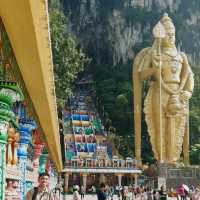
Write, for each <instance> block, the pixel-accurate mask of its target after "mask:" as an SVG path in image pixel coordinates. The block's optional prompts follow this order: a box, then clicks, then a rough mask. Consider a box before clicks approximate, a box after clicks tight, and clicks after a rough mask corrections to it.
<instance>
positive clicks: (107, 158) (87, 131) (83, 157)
mask: <svg viewBox="0 0 200 200" xmlns="http://www.w3.org/2000/svg"><path fill="white" fill-rule="evenodd" d="M92 84H93V81H92V80H91V77H90V78H83V79H81V80H80V81H79V82H78V83H77V87H76V90H75V91H74V95H73V96H72V97H71V98H70V99H69V100H68V101H67V102H66V104H65V109H64V110H63V113H62V114H63V122H64V125H63V132H64V141H65V144H64V146H65V148H64V151H65V163H64V169H63V172H64V177H65V192H67V191H68V189H69V188H70V187H72V186H73V185H75V184H77V185H83V187H84V189H85V190H86V191H88V190H90V187H91V186H99V183H100V182H105V183H107V184H109V185H113V186H116V185H119V186H121V185H129V184H135V185H137V178H138V175H139V174H141V170H140V169H139V166H138V163H137V161H136V160H135V159H133V158H130V157H127V158H123V157H122V156H120V155H119V153H120V152H119V153H118V152H117V151H116V150H115V153H116V154H114V149H113V146H114V145H112V144H111V143H112V141H110V140H109V139H108V138H109V134H111V133H110V132H109V131H105V128H104V126H103V123H102V120H101V117H100V115H99V113H98V111H97V109H96V107H95V105H94V102H95V94H94V91H93V90H92Z"/></svg>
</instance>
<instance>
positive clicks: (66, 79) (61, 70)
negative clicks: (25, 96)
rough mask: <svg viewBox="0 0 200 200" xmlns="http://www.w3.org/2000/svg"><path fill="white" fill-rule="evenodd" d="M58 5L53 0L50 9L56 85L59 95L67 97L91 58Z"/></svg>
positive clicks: (59, 96)
mask: <svg viewBox="0 0 200 200" xmlns="http://www.w3.org/2000/svg"><path fill="white" fill-rule="evenodd" d="M56 5H57V3H56V1H52V4H50V9H49V13H50V28H51V41H52V52H53V63H54V74H55V86H56V95H57V97H58V98H65V97H66V95H69V94H70V92H71V89H72V83H73V82H74V80H75V79H76V77H77V75H78V73H79V72H81V71H83V69H84V66H85V64H87V63H88V62H89V59H88V58H87V57H86V55H85V54H84V53H83V51H82V49H81V48H79V47H78V45H77V42H76V39H75V37H73V36H72V35H71V34H69V33H68V31H67V19H66V17H65V16H64V14H63V13H62V12H61V10H59V9H58V8H57V6H56ZM51 6H52V7H51Z"/></svg>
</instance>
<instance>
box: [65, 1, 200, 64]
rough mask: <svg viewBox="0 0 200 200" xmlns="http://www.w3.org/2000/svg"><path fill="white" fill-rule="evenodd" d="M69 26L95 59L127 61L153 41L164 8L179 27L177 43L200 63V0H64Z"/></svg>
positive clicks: (106, 61)
mask: <svg viewBox="0 0 200 200" xmlns="http://www.w3.org/2000/svg"><path fill="white" fill-rule="evenodd" d="M62 4H63V9H64V12H65V15H66V16H67V17H68V19H69V23H70V30H71V32H73V34H75V35H76V37H77V38H78V40H79V42H80V45H81V46H82V47H83V48H84V49H85V51H86V52H87V53H88V54H89V56H90V57H92V58H93V61H94V63H97V64H98V63H99V64H100V63H101V64H102V63H106V64H111V65H115V64H117V63H120V62H121V63H126V62H127V61H128V60H129V59H132V58H133V57H134V55H135V53H137V52H138V50H140V49H141V48H143V47H145V46H149V45H151V43H152V35H151V30H152V27H153V26H154V25H155V23H156V22H157V21H158V19H159V18H160V17H161V16H162V14H163V13H164V12H168V13H169V15H170V16H171V17H172V18H173V20H174V23H175V25H176V28H177V46H178V47H179V48H180V49H181V50H183V51H185V52H186V53H187V54H188V55H189V59H190V61H191V62H192V63H193V64H199V63H200V53H199V49H200V42H199V41H200V40H199V38H200V26H199V24H200V1H199V0H190V1H188V0H63V2H62Z"/></svg>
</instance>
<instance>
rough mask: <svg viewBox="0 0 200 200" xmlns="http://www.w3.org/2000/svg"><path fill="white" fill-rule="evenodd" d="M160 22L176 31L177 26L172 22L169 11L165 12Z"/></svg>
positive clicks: (168, 28)
mask: <svg viewBox="0 0 200 200" xmlns="http://www.w3.org/2000/svg"><path fill="white" fill-rule="evenodd" d="M160 22H161V23H162V25H163V26H164V27H165V30H166V31H167V30H172V31H175V26H174V24H173V22H172V19H171V18H170V17H169V16H168V14H167V13H164V15H163V17H162V18H161V19H160Z"/></svg>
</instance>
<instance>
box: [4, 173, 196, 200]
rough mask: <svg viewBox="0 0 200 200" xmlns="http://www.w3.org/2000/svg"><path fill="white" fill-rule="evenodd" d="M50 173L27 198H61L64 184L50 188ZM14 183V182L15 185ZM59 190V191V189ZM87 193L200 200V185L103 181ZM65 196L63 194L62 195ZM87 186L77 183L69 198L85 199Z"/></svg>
mask: <svg viewBox="0 0 200 200" xmlns="http://www.w3.org/2000/svg"><path fill="white" fill-rule="evenodd" d="M49 181H50V179H49V174H48V173H46V172H45V173H41V174H39V177H38V186H37V187H34V188H32V189H31V190H29V191H28V192H27V194H26V200H34V199H35V200H38V199H40V200H59V199H62V198H61V195H60V194H61V192H62V191H60V189H61V188H62V186H60V187H57V188H54V189H53V190H50V189H49ZM11 183H12V182H9V183H8V185H7V187H10V185H11ZM13 184H14V183H12V185H13ZM58 190H59V191H58ZM87 193H90V194H93V195H96V197H97V200H116V199H118V200H167V199H169V198H168V197H173V199H176V200H200V186H198V187H194V186H190V187H188V186H187V185H185V184H182V185H180V186H179V187H178V188H177V189H176V190H175V189H173V188H171V189H170V190H167V189H165V187H164V186H162V187H161V188H160V189H159V190H156V189H153V188H150V187H143V186H140V187H135V186H109V185H106V184H104V183H101V184H100V185H99V187H98V189H96V188H95V187H94V186H91V187H90V188H87ZM62 197H63V196H62ZM69 198H70V197H69ZM84 198H85V188H84V187H83V186H80V187H79V186H78V185H75V186H74V187H73V196H72V198H71V199H69V200H84ZM5 199H6V200H11V199H12V200H13V199H16V200H18V199H21V198H19V197H18V198H16V197H15V198H14V197H13V196H12V197H11V196H9V194H6V198H5Z"/></svg>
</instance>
